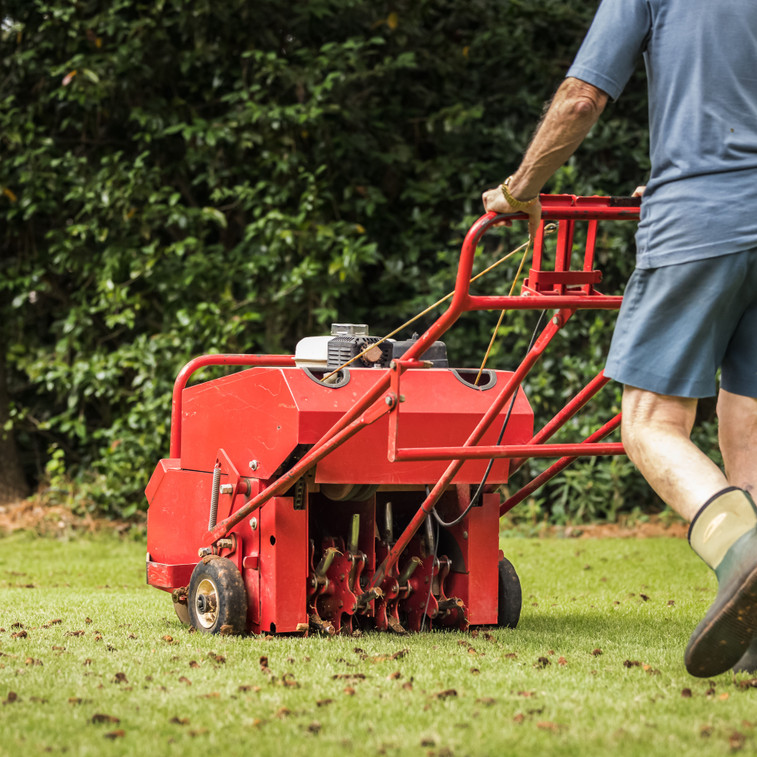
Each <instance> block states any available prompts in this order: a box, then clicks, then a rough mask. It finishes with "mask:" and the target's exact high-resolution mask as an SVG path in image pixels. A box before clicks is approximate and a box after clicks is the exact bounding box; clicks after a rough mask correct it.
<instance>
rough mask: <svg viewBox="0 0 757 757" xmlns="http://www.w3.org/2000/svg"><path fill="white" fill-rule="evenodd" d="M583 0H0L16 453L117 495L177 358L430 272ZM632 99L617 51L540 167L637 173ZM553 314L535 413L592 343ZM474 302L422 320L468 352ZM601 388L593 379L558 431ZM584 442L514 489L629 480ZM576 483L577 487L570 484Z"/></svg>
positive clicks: (317, 319)
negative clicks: (588, 115)
mask: <svg viewBox="0 0 757 757" xmlns="http://www.w3.org/2000/svg"><path fill="white" fill-rule="evenodd" d="M595 7H596V3H588V4H575V3H565V2H561V1H558V0H534V1H533V2H531V3H527V4H526V3H521V2H515V1H514V0H513V1H512V2H508V3H502V2H499V1H498V0H466V1H465V2H463V1H462V0H412V1H411V0H396V1H395V2H391V3H367V2H362V1H360V0H314V1H312V2H308V3H287V2H280V1H279V2H277V1H274V0H255V2H251V0H229V2H226V3H211V2H210V0H155V1H154V2H151V3H147V2H141V1H140V0H113V1H112V2H109V3H103V2H99V1H98V0H77V1H76V2H74V1H73V0H9V1H8V2H6V3H5V5H4V11H3V13H4V18H3V20H2V31H1V34H2V45H3V48H4V50H5V55H4V56H3V57H2V59H1V60H0V66H2V76H3V80H4V84H5V86H4V87H3V90H2V95H1V96H2V107H0V140H2V146H3V156H4V157H3V160H2V162H0V192H1V193H2V194H0V213H2V217H3V226H2V231H0V270H1V275H0V314H1V315H2V320H1V321H0V349H2V350H4V352H5V354H6V358H7V363H8V366H7V369H8V374H9V381H10V384H9V386H10V388H9V392H10V397H9V398H8V405H9V408H10V423H11V424H12V427H13V430H14V433H15V438H16V441H17V443H18V445H19V446H20V448H21V450H22V453H23V457H24V460H25V466H26V471H27V475H28V476H29V477H30V478H34V479H36V480H38V481H39V480H44V479H45V476H46V473H45V466H46V465H47V461H48V460H53V461H54V465H53V467H54V469H55V475H56V476H57V477H60V476H64V477H69V478H73V479H75V480H76V481H77V482H78V483H79V485H80V487H81V497H82V502H83V503H84V504H83V506H85V507H89V508H94V509H98V510H100V511H102V512H105V513H109V514H113V515H117V514H129V513H132V512H134V510H135V509H136V508H141V507H143V506H144V502H143V498H142V494H141V491H142V489H143V487H144V485H145V483H146V480H147V477H148V476H149V474H150V472H151V471H152V468H153V467H154V465H155V462H156V461H157V460H158V459H159V458H160V457H162V456H165V454H166V453H167V444H168V442H167V440H168V432H169V429H168V421H169V408H170V392H171V387H172V382H173V378H174V376H175V374H176V373H177V371H178V369H179V368H180V367H181V365H182V364H183V363H185V362H186V361H187V360H188V359H189V358H191V357H192V356H194V355H196V354H198V353H202V352H208V351H223V352H236V351H239V352H280V351H285V352H289V351H291V350H292V349H293V347H294V344H295V342H296V341H297V339H298V338H300V337H301V336H304V335H309V334H315V333H319V332H321V333H322V332H324V330H325V329H327V326H328V324H329V322H331V321H332V320H336V319H340V320H352V321H358V322H367V323H370V324H371V325H372V328H373V333H386V332H387V331H389V330H390V329H392V328H394V327H396V326H397V325H398V324H399V323H401V322H403V321H404V320H406V319H407V318H408V317H409V316H411V315H412V314H414V313H415V312H417V311H419V310H420V309H422V308H425V307H426V306H427V305H428V304H429V303H430V302H432V301H435V300H436V299H437V298H438V297H439V296H441V295H442V294H444V293H445V292H446V291H448V289H449V288H450V287H451V284H452V282H453V280H454V267H455V262H456V259H457V255H458V250H459V244H460V241H461V239H462V235H463V233H464V231H465V229H466V228H467V226H468V225H469V224H470V222H471V221H472V220H473V219H474V218H475V217H476V216H477V215H478V214H479V213H480V199H479V198H480V192H481V190H482V189H483V188H485V187H487V186H490V185H492V184H493V183H494V182H497V181H500V180H501V178H502V177H503V176H505V175H507V173H508V171H510V170H512V168H513V167H514V166H516V165H517V162H518V160H519V156H520V154H521V152H522V150H523V149H524V147H525V146H526V144H527V142H528V139H529V137H530V133H531V131H532V128H533V125H534V123H535V121H536V119H537V118H538V115H539V113H540V111H541V109H542V103H543V100H544V99H545V98H546V97H548V96H549V94H550V93H551V91H553V90H554V89H555V88H556V86H557V85H558V84H559V82H560V80H561V78H562V77H563V76H564V73H565V70H566V68H567V66H568V65H569V63H570V61H571V59H572V56H573V54H574V53H575V50H576V49H577V47H578V44H579V43H580V40H581V38H582V35H583V33H584V32H585V30H586V28H587V27H588V24H589V21H590V19H591V17H592V15H593V11H594V9H595ZM644 97H645V95H644V87H643V79H642V78H641V75H639V77H637V78H636V79H635V80H634V81H633V82H632V84H631V85H630V86H629V88H628V90H627V92H626V94H625V95H624V97H623V98H622V100H621V101H620V102H619V103H618V104H617V105H615V106H613V107H612V108H611V109H610V110H609V112H608V114H607V115H606V117H605V118H604V120H603V121H602V123H601V124H600V125H598V126H597V128H596V129H595V130H594V132H593V133H592V134H591V136H590V137H589V138H588V140H587V142H586V144H585V146H584V148H582V150H581V152H580V153H579V155H577V156H576V157H575V158H574V159H572V160H571V161H570V163H569V164H568V165H567V166H566V167H565V168H564V169H562V170H561V171H560V172H558V174H557V176H556V177H555V179H554V182H553V185H552V189H554V190H555V191H571V192H576V193H581V194H590V193H595V192H596V193H611V194H621V193H623V192H627V191H629V190H630V189H632V188H633V187H634V186H635V185H636V183H639V182H640V181H641V180H642V179H643V176H644V173H645V170H646V132H645V128H644V123H645V117H644V113H645V102H644ZM521 234H522V230H519V231H518V230H514V231H510V232H505V233H504V236H503V238H502V241H501V243H502V244H504V245H506V246H507V245H510V244H511V243H512V246H515V244H518V243H520V241H522V240H521V239H520V235H521ZM498 243H499V242H498V241H497V240H496V239H495V240H493V241H492V242H491V243H488V244H487V245H486V250H485V254H486V255H490V254H492V247H493V246H494V245H496V244H498ZM601 256H602V259H603V260H602V262H603V264H604V268H605V271H606V277H605V282H606V283H605V286H606V288H607V290H608V291H612V290H615V291H617V290H618V289H619V288H620V286H621V285H622V282H623V281H624V280H625V278H626V277H627V275H628V273H629V272H630V269H631V267H632V259H633V256H632V247H631V243H630V237H629V232H628V231H627V230H619V231H613V232H611V233H608V235H607V236H606V238H604V239H603V240H602V253H601ZM512 273H513V272H512V271H510V272H509V274H501V275H497V276H494V277H492V279H491V282H490V284H488V285H487V286H492V287H495V288H496V287H497V286H505V285H506V284H505V281H506V278H507V276H508V275H509V276H512ZM493 315H494V314H491V316H493ZM529 319H530V320H529ZM532 321H533V318H532V317H531V316H530V315H524V314H514V315H513V316H512V318H509V319H508V322H507V325H506V326H505V327H504V329H503V337H504V339H503V341H501V342H500V343H498V346H497V348H496V350H495V352H494V354H493V358H492V359H493V363H492V364H493V365H496V366H498V367H499V366H501V367H508V366H509V365H511V364H512V362H513V358H514V356H518V355H521V354H522V353H523V351H524V350H525V346H526V344H527V342H528V339H529V336H530V330H531V328H532ZM574 321H575V323H574V324H571V327H570V328H569V329H568V330H566V336H565V337H564V338H563V339H561V340H559V344H558V345H556V346H557V349H556V350H555V353H554V354H553V355H552V356H551V357H549V358H548V359H546V360H545V361H544V364H543V365H542V366H541V367H540V368H539V370H538V371H537V372H536V373H535V374H534V375H533V376H532V377H530V378H529V381H528V389H529V392H530V395H531V399H532V401H533V402H534V405H535V406H536V407H537V409H538V410H539V412H540V413H551V412H554V410H555V409H556V408H557V407H558V406H559V405H560V404H562V402H563V401H564V399H565V397H566V396H569V395H570V394H572V393H573V392H574V391H575V390H576V389H577V388H578V386H579V385H580V382H581V379H582V378H585V377H586V376H587V375H588V374H589V373H590V372H591V371H592V370H593V371H596V370H599V368H601V365H602V360H603V354H604V350H605V349H606V346H607V343H608V339H609V334H610V330H611V323H610V321H611V319H610V320H609V321H608V320H605V319H595V318H594V316H592V315H589V316H582V317H580V318H579V317H578V316H577V317H576V318H575V319H574ZM493 322H494V321H493V320H492V319H491V317H486V316H484V317H480V318H479V317H477V318H476V319H473V318H467V319H465V321H464V324H463V326H462V327H461V328H458V329H457V330H456V331H454V332H452V333H451V334H450V336H449V339H448V343H449V349H450V352H451V353H452V354H453V355H454V357H455V360H456V362H458V363H460V364H462V363H476V362H477V361H478V360H479V359H480V355H481V353H482V350H483V347H484V346H485V344H486V343H487V342H488V334H487V330H489V329H490V328H491V326H492V324H493ZM587 369H588V370H587ZM1 400H2V398H0V401H1ZM617 401H618V399H617V391H615V390H611V389H608V390H606V391H605V397H604V399H603V400H602V402H601V403H600V404H599V405H598V406H597V408H596V409H595V410H593V411H591V412H590V413H588V414H584V416H582V420H581V421H577V422H576V423H577V424H579V428H578V430H579V431H580V432H581V433H583V431H584V430H585V429H592V430H593V428H594V427H596V426H597V425H599V422H600V419H601V420H602V421H603V420H604V419H605V418H606V417H607V415H608V414H609V412H611V411H612V409H613V407H615V406H616V405H617ZM604 465H605V464H604V463H594V462H589V463H586V464H580V465H579V466H578V467H576V468H575V469H574V471H573V472H571V473H570V474H566V475H565V476H563V477H561V478H560V479H558V480H557V481H556V482H555V483H554V484H553V485H552V486H551V487H550V488H548V489H547V490H545V493H544V494H543V495H542V497H543V498H544V500H545V501H546V502H554V503H556V504H555V508H556V513H557V511H559V517H560V518H563V517H575V516H577V515H581V514H583V513H584V512H585V513H587V514H591V515H593V516H600V515H609V514H612V513H614V512H616V511H617V510H618V509H620V508H623V507H625V506H627V503H628V501H629V497H630V498H631V500H632V501H633V502H634V503H635V502H637V500H638V498H648V493H647V492H646V490H643V489H641V488H640V484H639V482H638V481H635V482H633V483H629V479H627V478H626V471H627V469H628V468H629V466H628V464H625V463H620V462H617V461H612V462H610V463H609V464H608V465H609V467H608V468H605V467H603V466H604ZM621 473H622V476H621V475H620V474H621ZM48 478H49V476H48ZM589 480H590V481H593V493H592V504H591V505H588V504H586V503H579V504H576V503H575V502H573V497H572V496H570V494H569V492H570V491H573V489H575V488H576V487H578V488H579V490H583V491H586V489H587V487H586V486H585V485H583V484H582V482H585V481H589ZM621 480H622V481H623V482H624V483H623V484H619V482H620V481H621ZM631 480H633V479H631ZM618 487H620V488H618ZM618 498H620V499H618ZM603 502H605V504H604V505H603V504H602V503H603ZM586 508H588V509H586Z"/></svg>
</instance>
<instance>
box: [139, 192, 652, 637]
mask: <svg viewBox="0 0 757 757" xmlns="http://www.w3.org/2000/svg"><path fill="white" fill-rule="evenodd" d="M543 201H544V202H543V205H544V216H545V221H557V222H558V235H557V252H556V259H555V263H554V268H553V269H550V270H546V267H545V264H544V261H545V257H546V256H545V253H544V231H543V229H544V226H542V229H541V230H540V232H539V234H538V235H537V238H536V240H535V247H534V258H533V261H534V262H533V267H532V269H531V271H530V273H529V275H528V279H527V280H526V282H525V284H524V286H523V290H522V292H521V294H520V295H519V296H515V297H502V296H495V297H481V296H478V297H474V296H472V295H470V292H469V282H470V276H471V270H472V264H473V256H474V253H475V249H476V245H477V243H478V240H479V239H480V237H481V236H482V235H483V233H484V232H485V231H486V229H488V228H489V227H490V226H491V225H492V223H494V222H495V221H496V220H499V219H501V217H497V216H495V215H494V214H488V215H486V216H484V217H483V218H482V219H480V220H479V221H478V222H477V224H476V225H475V226H474V227H473V228H472V229H471V232H469V234H468V237H467V238H466V242H465V244H464V245H463V252H462V254H461V261H460V268H459V272H458V280H457V285H456V289H455V293H454V296H453V299H452V303H451V305H450V306H449V309H448V310H447V312H446V313H445V314H444V315H443V316H442V317H441V318H440V319H439V320H438V321H437V322H436V323H435V324H434V325H433V326H432V327H431V328H430V329H429V330H428V331H427V332H426V333H425V334H423V335H422V336H421V337H420V338H419V339H418V340H417V342H416V343H415V344H414V345H413V347H412V348H411V349H409V350H408V351H407V352H406V353H405V354H404V355H402V357H401V358H398V359H396V360H394V361H392V362H391V365H390V366H389V367H384V368H377V367H373V368H352V367H344V368H342V369H341V371H339V373H338V375H337V376H336V378H335V379H333V380H332V381H331V382H325V381H324V380H323V379H324V375H325V374H326V371H325V370H320V371H319V370H313V369H310V368H303V367H298V365H297V364H296V362H295V359H294V357H292V356H256V355H206V356H203V357H201V358H197V359H195V360H193V361H191V362H190V363H189V364H188V365H187V366H186V367H185V368H184V370H183V371H182V372H181V373H180V375H179V377H178V378H177V381H176V386H175V390H174V400H173V412H172V428H171V454H170V457H169V458H167V459H164V460H161V461H160V462H159V464H158V466H157V467H156V469H155V472H154V473H153V475H152V477H151V479H150V482H149V485H148V487H147V490H146V494H147V499H148V503H149V510H148V545H147V549H148V555H147V580H148V583H150V584H151V585H153V586H156V587H158V588H160V589H163V590H166V591H169V592H171V593H172V597H173V601H174V607H175V609H176V612H177V614H178V616H179V617H180V618H181V619H182V620H183V621H184V622H189V623H192V624H193V625H195V626H196V627H197V628H199V629H200V630H204V631H210V632H219V631H229V632H244V631H248V632H254V633H261V632H308V631H310V630H316V631H321V632H326V633H335V632H339V631H341V630H347V631H349V630H351V629H352V628H354V627H355V626H366V627H376V628H378V629H381V630H394V631H404V630H420V629H422V628H429V627H432V626H440V625H442V626H450V627H456V628H463V629H464V628H467V627H468V625H469V624H494V623H499V624H500V625H515V624H516V623H517V616H518V614H519V611H520V587H519V583H518V579H517V575H516V574H515V572H514V570H513V569H512V566H510V564H509V562H507V561H506V560H504V559H503V556H502V554H501V552H500V550H499V518H500V516H501V514H503V513H504V512H506V511H507V510H509V509H510V508H511V507H512V506H514V505H515V504H517V502H518V501H520V500H521V499H523V498H524V497H525V496H527V495H528V494H529V493H530V492H531V491H533V490H534V489H535V488H536V487H537V486H539V485H540V484H541V483H543V482H544V481H546V480H548V478H550V477H551V476H552V475H555V474H556V473H557V472H559V470H561V469H562V468H563V467H565V465H567V464H568V463H569V462H570V461H571V460H572V459H574V458H575V457H576V456H577V455H579V454H587V453H588V454H621V453H622V447H621V445H619V444H617V443H615V444H605V443H602V441H601V440H602V439H603V438H604V437H605V436H606V435H607V434H608V433H610V432H611V431H612V430H613V429H614V428H616V427H617V425H618V422H619V416H618V417H616V418H614V419H612V420H611V421H610V422H609V423H608V424H606V426H604V427H603V428H601V429H599V430H598V431H597V432H596V433H595V434H593V435H592V436H591V437H589V439H587V440H584V441H582V442H579V443H577V444H548V443H547V441H548V440H549V438H550V437H551V436H552V435H553V434H554V433H555V432H556V431H557V430H559V428H560V427H561V426H562V425H564V423H565V422H566V421H567V420H568V419H569V418H570V417H571V416H572V415H573V414H575V412H577V411H578V410H579V409H580V408H581V407H582V406H583V404H585V402H586V401H588V400H589V399H590V398H591V397H592V396H594V394H596V392H597V391H599V389H601V387H602V386H604V384H605V383H606V381H607V380H606V379H605V378H604V377H603V376H602V375H601V374H600V375H599V376H597V377H596V378H595V379H593V380H592V381H591V382H589V384H588V385H587V387H586V389H584V390H583V391H582V392H580V393H579V394H578V395H577V396H576V397H575V398H573V399H572V400H571V401H570V402H569V403H568V404H567V405H566V407H565V409H564V410H563V411H562V412H561V413H558V415H557V416H555V418H553V419H551V420H550V421H549V422H548V423H547V424H545V425H544V426H543V427H542V428H541V429H540V430H539V431H538V432H536V433H534V416H533V412H532V410H531V407H530V405H529V403H528V400H527V399H526V396H525V394H524V392H523V390H522V389H521V388H520V384H521V382H522V380H523V378H524V377H525V376H526V375H527V373H528V371H529V370H530V368H531V367H532V366H533V364H534V363H535V362H536V360H538V358H539V357H540V355H541V354H542V352H543V350H544V349H545V347H546V346H547V344H548V343H549V341H550V340H551V338H552V337H553V336H554V335H555V334H556V333H557V332H558V331H559V329H560V328H562V326H563V325H564V324H565V323H566V322H567V320H568V319H569V318H570V317H571V315H572V314H573V313H574V312H575V311H576V310H578V309H584V308H589V307H595V308H596V307H599V308H604V309H612V308H617V307H618V306H619V304H620V298H619V297H607V296H605V295H602V294H600V293H599V292H597V290H596V289H595V284H597V283H598V281H599V278H600V276H599V272H598V271H595V270H594V269H593V253H594V244H595V241H596V229H597V223H598V221H599V220H601V219H602V218H614V219H618V218H632V219H634V218H637V217H638V207H636V206H635V205H634V204H633V203H632V201H623V202H620V203H618V202H617V201H613V200H612V199H610V198H576V197H569V196H557V197H548V196H545V197H544V198H543ZM581 221H587V222H588V233H587V234H586V242H585V251H584V258H583V261H582V266H581V270H571V267H570V264H571V255H572V252H573V246H574V226H575V224H576V222H581ZM523 307H529V308H533V309H549V310H553V311H554V314H553V316H552V318H551V320H549V321H548V324H547V326H546V327H545V329H544V331H543V332H542V333H541V334H540V335H539V337H538V339H536V340H535V342H534V344H533V347H532V348H531V350H530V351H529V353H528V355H527V356H526V358H525V359H524V361H523V362H522V364H521V365H520V366H519V368H518V369H517V370H516V371H514V372H507V371H486V372H485V373H484V374H483V376H482V379H481V380H480V381H476V372H475V371H474V372H471V371H460V370H455V369H450V368H437V367H429V366H430V364H429V363H427V362H424V361H423V354H424V353H425V352H426V350H427V349H428V348H429V346H430V345H431V344H433V343H434V342H435V340H436V339H438V337H439V336H440V335H441V334H443V333H444V331H446V330H447V329H448V328H449V327H450V326H451V325H452V323H454V321H455V320H456V319H457V318H458V317H459V315H460V314H461V313H462V312H465V311H466V310H482V309H508V308H523ZM209 365H230V366H239V367H243V368H244V369H243V370H241V371H239V372H236V373H233V374H231V375H227V376H224V377H222V378H216V379H213V380H210V381H206V382H204V383H200V384H196V385H194V386H191V387H188V386H187V383H188V380H189V378H190V376H191V375H192V374H193V373H194V372H195V371H197V370H199V369H200V368H203V367H205V366H209ZM528 457H558V458H560V459H559V460H558V462H557V463H555V464H554V465H553V466H551V467H550V468H549V469H547V470H546V471H545V472H544V473H543V474H542V475H541V476H539V477H537V479H535V480H534V481H533V482H531V483H530V484H529V485H527V486H526V487H524V488H523V489H522V490H521V491H520V492H518V493H516V494H515V495H513V496H511V497H510V498H509V499H507V500H506V501H504V502H502V501H501V500H500V496H499V494H498V493H497V491H496V490H497V487H498V486H499V485H501V484H504V483H506V482H507V481H508V478H509V475H510V473H511V472H512V470H514V469H515V468H517V467H519V466H520V465H521V464H522V463H523V461H524V460H525V459H526V458H528ZM482 481H485V483H486V486H485V487H484V486H483V485H482ZM477 489H479V490H480V491H478V493H477V494H475V493H474V492H476V490H477ZM472 497H473V498H474V501H473V503H472V504H473V506H470V505H471V498H472ZM432 511H436V513H437V515H438V516H439V520H441V521H443V522H445V523H447V525H445V526H439V525H437V523H436V522H435V521H434V520H433V519H432V517H431V516H432Z"/></svg>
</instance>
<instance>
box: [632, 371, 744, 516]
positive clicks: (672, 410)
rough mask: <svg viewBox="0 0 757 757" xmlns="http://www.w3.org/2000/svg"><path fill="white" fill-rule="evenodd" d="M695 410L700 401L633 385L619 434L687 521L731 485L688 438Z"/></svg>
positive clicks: (651, 482)
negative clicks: (711, 498)
mask: <svg viewBox="0 0 757 757" xmlns="http://www.w3.org/2000/svg"><path fill="white" fill-rule="evenodd" d="M696 410H697V400H696V399H690V398H688V397H669V396H667V395H664V394H655V393H654V392H648V391H645V390H644V389H636V388H635V387H632V386H626V387H625V388H624V391H623V422H622V428H621V431H622V436H623V444H624V445H625V448H626V452H627V453H628V456H629V457H630V458H631V460H632V462H633V463H634V465H636V467H637V468H638V469H639V470H640V471H641V474H642V475H643V476H644V478H645V479H646V480H647V481H648V482H649V485H650V486H651V487H652V488H653V489H654V490H655V491H656V492H657V494H658V495H659V496H660V498H661V499H662V500H663V501H664V502H665V503H666V504H667V505H669V506H670V507H672V508H673V509H674V510H675V511H676V512H677V513H678V514H679V515H681V516H682V517H684V518H686V520H688V521H691V520H692V519H693V518H694V516H695V515H696V513H697V511H698V510H699V509H700V508H701V507H702V505H703V504H704V503H705V502H706V501H707V500H708V499H710V497H712V496H714V495H715V494H716V493H717V492H719V491H721V490H723V489H725V488H726V487H727V486H728V483H729V482H728V480H727V479H726V477H725V476H724V475H723V473H722V471H721V470H720V468H718V467H717V465H715V463H713V462H712V460H710V458H709V457H707V455H705V454H704V453H703V452H702V451H701V450H700V449H699V448H698V447H697V446H696V445H695V444H694V443H693V442H692V441H691V439H690V438H689V437H690V434H691V429H692V428H693V426H694V419H695V417H696ZM755 440H756V441H757V422H756V425H755ZM736 485H737V484H736Z"/></svg>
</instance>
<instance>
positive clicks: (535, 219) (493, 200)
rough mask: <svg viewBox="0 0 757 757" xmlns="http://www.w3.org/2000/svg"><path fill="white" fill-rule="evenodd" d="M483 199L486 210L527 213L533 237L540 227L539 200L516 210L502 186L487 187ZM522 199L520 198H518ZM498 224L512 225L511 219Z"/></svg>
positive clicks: (529, 230) (530, 233) (529, 231)
mask: <svg viewBox="0 0 757 757" xmlns="http://www.w3.org/2000/svg"><path fill="white" fill-rule="evenodd" d="M481 199H482V200H483V202H484V210H486V211H487V213H488V212H493V213H526V214H527V215H528V233H529V235H530V236H531V237H532V238H533V237H534V235H535V234H536V230H537V229H538V228H539V223H540V222H541V203H540V202H539V200H537V201H536V202H535V203H534V204H533V205H532V206H531V207H530V208H528V209H527V210H515V209H514V208H512V207H511V206H510V204H509V203H508V202H507V200H505V196H504V195H503V194H502V189H501V188H500V187H495V188H494V189H487V190H486V192H484V193H483V195H481ZM516 199H520V198H516ZM496 225H497V226H510V225H511V222H510V221H500V222H499V223H497V224H496Z"/></svg>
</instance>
